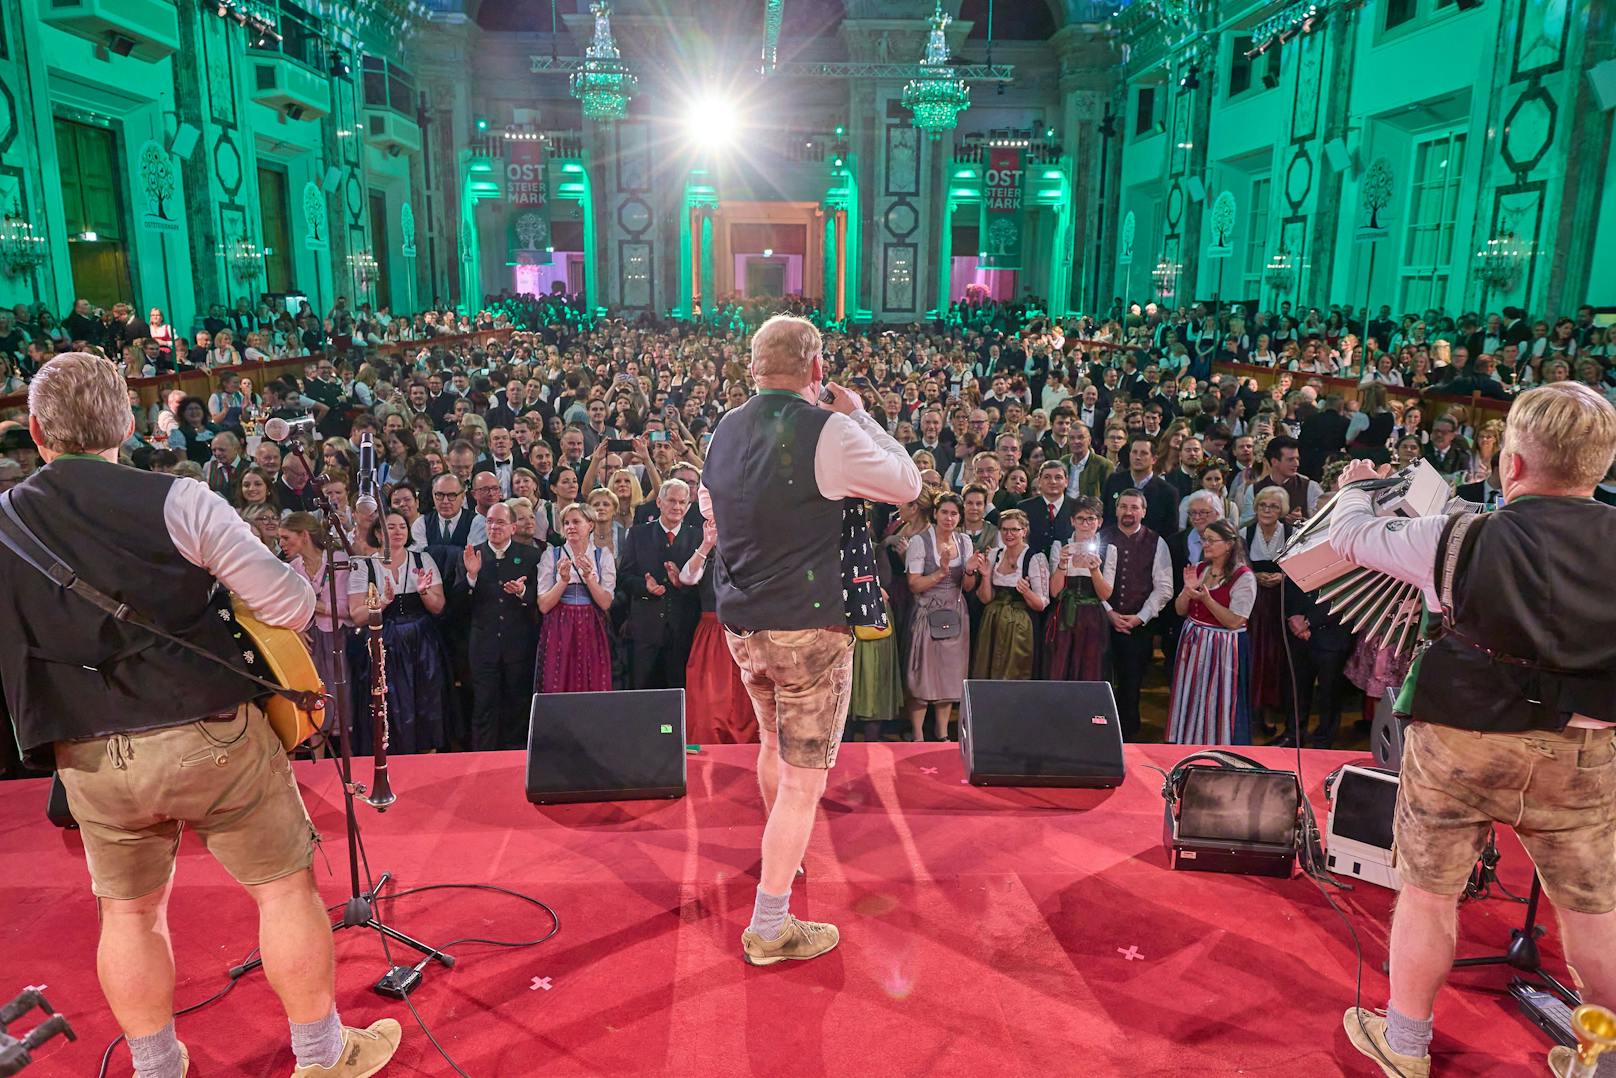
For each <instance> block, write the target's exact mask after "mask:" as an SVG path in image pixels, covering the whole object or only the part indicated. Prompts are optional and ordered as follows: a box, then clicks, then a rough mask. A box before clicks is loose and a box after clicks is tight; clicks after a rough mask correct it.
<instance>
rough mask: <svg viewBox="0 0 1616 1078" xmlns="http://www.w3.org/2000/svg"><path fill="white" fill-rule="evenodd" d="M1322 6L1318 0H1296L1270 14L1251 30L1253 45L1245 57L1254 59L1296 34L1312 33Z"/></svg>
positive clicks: (1321, 13)
mask: <svg viewBox="0 0 1616 1078" xmlns="http://www.w3.org/2000/svg"><path fill="white" fill-rule="evenodd" d="M1324 7H1325V5H1324V4H1321V3H1319V2H1318V0H1298V2H1297V3H1294V4H1291V5H1290V6H1289V7H1286V8H1284V9H1282V10H1280V11H1277V12H1275V13H1274V14H1273V15H1270V16H1269V17H1268V18H1266V19H1264V20H1263V21H1262V22H1260V23H1258V24H1257V27H1256V29H1254V30H1252V32H1251V40H1252V41H1253V42H1254V43H1255V45H1254V47H1253V48H1252V49H1250V50H1249V51H1247V53H1246V59H1248V60H1252V59H1256V58H1257V57H1258V56H1261V55H1262V54H1263V53H1265V52H1267V51H1268V50H1269V49H1271V48H1277V47H1278V46H1280V45H1283V44H1285V42H1287V41H1289V40H1290V39H1291V38H1293V37H1296V36H1297V35H1298V34H1310V33H1312V32H1313V30H1314V29H1315V28H1316V27H1317V26H1318V25H1319V22H1320V21H1321V20H1322V19H1323V18H1324Z"/></svg>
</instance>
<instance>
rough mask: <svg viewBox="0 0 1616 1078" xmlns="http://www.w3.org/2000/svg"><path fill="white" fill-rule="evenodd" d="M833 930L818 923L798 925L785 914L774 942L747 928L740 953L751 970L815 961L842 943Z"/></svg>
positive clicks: (834, 927)
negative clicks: (749, 964)
mask: <svg viewBox="0 0 1616 1078" xmlns="http://www.w3.org/2000/svg"><path fill="white" fill-rule="evenodd" d="M841 938H842V937H841V933H839V932H837V931H836V926H835V925H832V924H825V923H823V922H820V921H799V920H797V919H796V918H795V917H793V916H791V914H789V913H788V914H786V923H785V927H784V928H782V929H781V930H780V936H779V938H777V939H772V940H766V939H764V938H763V937H762V936H760V935H758V934H757V933H756V932H753V931H752V930H751V929H750V928H748V929H746V930H745V931H744V932H742V933H741V951H742V953H744V954H745V956H746V960H747V961H748V962H750V963H751V964H752V965H754V966H772V965H774V964H775V963H776V962H784V961H785V960H786V959H788V958H791V959H798V960H801V959H808V958H818V957H819V956H820V955H822V954H824V953H825V952H826V951H829V950H833V949H834V948H835V947H836V944H837V943H839V942H840V941H841Z"/></svg>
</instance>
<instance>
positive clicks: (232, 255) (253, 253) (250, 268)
mask: <svg viewBox="0 0 1616 1078" xmlns="http://www.w3.org/2000/svg"><path fill="white" fill-rule="evenodd" d="M269 253H270V252H269V251H268V249H266V248H263V247H259V246H258V245H257V244H256V243H254V242H253V241H252V240H250V239H248V238H247V237H246V236H238V237H236V242H235V243H233V244H231V245H230V252H229V256H228V257H229V261H230V273H231V275H232V276H234V277H235V279H236V280H238V281H240V282H242V283H243V284H245V283H246V282H248V281H251V280H254V279H256V278H257V276H258V274H259V273H260V272H261V270H262V269H263V264H264V256H265V255H268V254H269Z"/></svg>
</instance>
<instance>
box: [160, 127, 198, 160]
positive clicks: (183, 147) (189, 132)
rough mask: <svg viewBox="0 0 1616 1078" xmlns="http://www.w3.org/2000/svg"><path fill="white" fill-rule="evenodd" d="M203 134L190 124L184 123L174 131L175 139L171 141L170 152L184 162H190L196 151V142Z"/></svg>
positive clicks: (169, 144)
mask: <svg viewBox="0 0 1616 1078" xmlns="http://www.w3.org/2000/svg"><path fill="white" fill-rule="evenodd" d="M201 134H202V132H200V131H198V130H197V129H196V128H194V127H192V126H191V125H190V124H187V123H182V124H180V125H179V127H177V128H175V129H174V137H173V138H172V139H170V140H169V143H168V152H169V153H171V154H173V155H174V156H175V157H178V158H179V159H180V160H182V161H189V160H190V159H191V154H192V153H193V152H195V150H196V142H197V139H198V138H199V137H201Z"/></svg>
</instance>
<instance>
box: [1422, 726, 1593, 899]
mask: <svg viewBox="0 0 1616 1078" xmlns="http://www.w3.org/2000/svg"><path fill="white" fill-rule="evenodd" d="M1495 823H1501V824H1508V825H1509V826H1510V827H1513V828H1514V829H1515V833H1516V834H1517V835H1518V836H1520V840H1521V845H1523V846H1525V847H1526V852H1527V853H1528V854H1530V855H1531V857H1532V861H1533V862H1534V863H1535V864H1536V865H1537V870H1538V872H1539V874H1540V875H1541V876H1542V877H1543V890H1544V891H1545V892H1547V893H1548V896H1549V898H1550V899H1552V900H1553V901H1554V904H1555V905H1556V906H1559V907H1560V908H1562V909H1568V910H1574V911H1576V912H1578V913H1608V912H1610V911H1611V910H1612V909H1616V731H1613V730H1581V729H1574V728H1568V729H1567V730H1566V731H1565V732H1564V733H1560V734H1553V733H1546V732H1541V731H1533V732H1530V733H1525V734H1481V733H1474V732H1472V731H1469V730H1459V729H1455V728H1454V727H1451V726H1439V725H1437V724H1435V723H1429V722H1414V723H1411V724H1410V725H1409V727H1408V733H1407V735H1406V737H1405V739H1404V742H1403V765H1402V781H1401V787H1400V789H1399V791H1398V797H1397V814H1396V819H1395V824H1394V828H1393V831H1394V834H1395V837H1396V843H1397V868H1398V871H1399V872H1401V873H1402V876H1403V879H1404V880H1405V881H1406V882H1408V883H1411V884H1413V885H1414V886H1415V887H1418V888H1420V889H1421V890H1425V891H1430V892H1432V893H1433V894H1439V895H1456V894H1459V893H1460V892H1461V891H1463V890H1464V886H1465V881H1466V880H1467V879H1468V878H1469V876H1470V870H1471V868H1472V867H1474V866H1475V863H1476V859H1477V858H1478V857H1480V856H1481V852H1482V847H1483V846H1484V845H1485V844H1486V841H1487V829H1488V828H1489V827H1490V826H1492V825H1493V824H1495Z"/></svg>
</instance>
